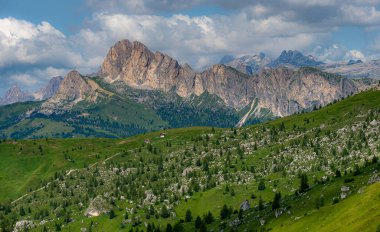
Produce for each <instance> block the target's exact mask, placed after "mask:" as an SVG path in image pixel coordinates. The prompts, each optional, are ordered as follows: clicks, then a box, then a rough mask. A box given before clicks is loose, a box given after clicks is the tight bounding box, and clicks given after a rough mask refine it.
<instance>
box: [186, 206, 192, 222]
mask: <svg viewBox="0 0 380 232" xmlns="http://www.w3.org/2000/svg"><path fill="white" fill-rule="evenodd" d="M192 220H193V216H191V211H190V209H188V210H187V211H186V216H185V221H186V222H191V221H192Z"/></svg>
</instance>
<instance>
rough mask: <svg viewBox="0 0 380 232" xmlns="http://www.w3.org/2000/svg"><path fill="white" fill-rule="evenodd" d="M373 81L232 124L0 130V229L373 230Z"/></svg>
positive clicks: (379, 180)
mask: <svg viewBox="0 0 380 232" xmlns="http://www.w3.org/2000/svg"><path fill="white" fill-rule="evenodd" d="M68 77H69V78H66V80H65V81H68V80H71V79H72V81H75V83H76V84H75V85H76V86H77V85H81V86H82V87H81V89H86V88H90V87H86V85H88V86H91V91H90V90H88V91H86V94H83V95H80V94H81V93H78V92H76V90H73V92H70V91H69V92H65V93H66V94H68V95H67V96H70V97H71V98H73V99H74V98H78V96H80V97H81V98H83V99H87V101H86V102H91V101H96V102H98V104H100V103H99V102H102V101H103V98H108V96H109V95H111V96H112V97H114V98H115V100H114V104H117V99H118V97H120V96H119V94H120V95H122V96H124V94H122V93H115V92H114V91H111V90H112V88H110V89H108V87H106V85H105V86H103V87H100V86H99V85H98V84H97V81H96V80H95V79H91V78H87V77H81V76H80V75H79V74H78V73H75V72H73V73H70V74H69V76H68ZM77 78H78V79H79V81H77V80H76V79H77ZM80 80H81V81H80ZM82 81H83V82H82ZM120 83H122V82H120ZM65 85H66V84H65ZM112 86H113V87H114V88H116V85H112ZM379 87H380V86H379ZM379 87H377V90H376V89H373V90H368V91H364V92H361V93H358V94H356V95H353V96H350V97H348V98H346V99H344V100H341V101H338V102H337V103H336V104H330V105H328V106H326V107H323V108H321V109H318V110H313V111H312V112H309V113H304V114H297V115H292V116H288V117H283V118H280V119H277V120H274V121H270V122H267V123H262V124H258V125H254V126H247V127H242V128H236V129H217V128H211V127H192V128H182V129H171V130H166V131H164V132H153V133H147V134H142V135H138V136H134V137H130V138H127V139H104V138H92V139H83V138H82V139H37V140H33V139H30V140H1V143H0V157H1V161H2V162H0V177H1V178H0V186H1V187H0V189H1V191H0V231H221V230H223V231H305V230H306V229H305V228H307V229H308V230H309V231H318V232H319V231H376V229H379V224H380V221H379V217H380V214H379V212H380V200H379V191H380V174H379V171H380V163H379V161H378V158H379V155H380V101H379V99H380V90H379ZM100 88H101V89H100ZM123 89H124V88H123ZM135 91H137V90H135ZM127 92H129V90H127ZM129 93H130V94H131V93H132V92H129ZM138 93H139V92H136V93H134V94H136V95H137V96H139V97H141V96H144V95H138ZM58 94H61V93H60V92H58ZM157 94H162V92H158V93H157ZM131 95H133V94H131ZM57 96H58V95H57ZM159 96H160V95H157V98H158V97H159ZM206 97H210V96H206ZM131 99H133V98H132V97H131ZM53 101H56V99H55V98H53V99H51V100H50V101H46V102H44V103H43V107H41V106H39V107H40V109H41V112H40V113H41V114H43V113H44V114H50V113H51V112H50V111H49V110H51V109H53V110H54V107H51V106H53V105H50V104H52V102H53ZM131 101H132V100H131ZM57 102H58V101H57ZM69 102H70V104H71V102H72V101H69ZM84 102H85V100H83V101H79V102H78V103H76V105H80V104H84ZM133 102H134V101H133ZM59 103H60V104H61V102H59ZM34 104H40V103H34ZM104 104H105V105H109V104H106V103H104ZM134 104H135V103H134ZM76 105H75V107H77V106H76ZM65 106H67V104H66V103H65V104H63V105H61V107H60V108H61V110H62V111H65V110H66V109H65V108H64V107H65ZM17 107H18V108H15V109H14V110H15V111H14V113H15V114H17V110H16V109H18V110H20V111H22V110H24V109H25V105H23V104H18V105H17ZM28 107H30V106H28ZM31 107H38V106H31ZM42 109H43V110H45V111H42ZM126 112H127V111H126ZM152 112H154V111H152ZM62 115H64V114H62ZM62 115H61V116H60V117H64V116H62ZM56 117H58V116H56ZM129 117H132V116H129Z"/></svg>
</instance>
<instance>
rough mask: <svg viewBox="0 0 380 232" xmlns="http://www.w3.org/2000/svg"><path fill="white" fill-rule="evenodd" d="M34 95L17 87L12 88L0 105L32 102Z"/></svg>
mask: <svg viewBox="0 0 380 232" xmlns="http://www.w3.org/2000/svg"><path fill="white" fill-rule="evenodd" d="M33 99H34V98H33V95H31V94H30V93H27V92H24V91H22V90H21V89H20V87H18V86H17V85H14V86H12V87H11V88H10V89H9V90H8V91H7V92H6V93H5V95H4V96H3V97H2V98H0V105H8V104H13V103H15V102H25V101H32V100H33Z"/></svg>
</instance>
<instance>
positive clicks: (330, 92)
mask: <svg viewBox="0 0 380 232" xmlns="http://www.w3.org/2000/svg"><path fill="white" fill-rule="evenodd" d="M100 74H101V76H102V77H103V78H104V80H105V81H107V82H109V83H112V82H113V81H115V80H122V81H123V82H125V84H126V85H128V86H130V87H132V88H138V89H147V90H162V91H164V92H168V91H175V92H176V93H177V94H178V95H179V96H181V97H184V98H187V97H189V96H191V95H192V94H195V95H197V96H199V95H201V94H202V93H204V92H206V91H207V92H208V93H210V94H215V95H217V96H218V97H220V98H221V99H222V100H223V101H224V103H225V105H226V106H227V107H232V108H235V109H236V110H241V109H243V108H247V107H248V106H251V107H250V110H249V111H248V112H246V113H248V114H252V115H256V116H259V115H260V112H262V111H263V110H268V111H270V112H271V114H272V115H273V116H280V117H281V116H286V115H290V114H293V113H296V112H299V111H300V110H303V109H308V108H311V107H314V106H319V105H325V104H327V103H330V102H332V101H334V100H336V99H340V98H342V97H346V96H347V95H349V94H352V93H355V92H357V91H358V90H360V89H361V88H365V86H367V84H368V83H367V84H366V83H363V82H360V81H355V80H348V79H345V78H342V77H340V76H338V75H333V74H328V73H324V72H322V71H320V70H318V69H315V68H300V69H299V70H296V71H295V70H292V69H288V68H285V67H279V68H276V69H266V70H263V71H262V72H259V73H257V74H255V75H251V76H249V75H246V74H243V73H241V72H239V71H238V70H236V69H234V68H231V67H227V66H225V65H221V64H219V65H213V66H212V67H211V68H209V69H208V70H206V71H203V72H202V73H197V72H195V71H193V70H192V69H191V67H190V66H188V65H184V66H182V65H179V64H178V62H177V61H176V60H174V59H173V58H171V57H169V56H168V55H165V54H162V53H160V52H156V53H153V52H151V51H150V50H149V49H148V48H147V47H146V46H145V45H143V44H142V43H140V42H136V41H135V42H133V43H131V42H129V41H128V40H123V41H119V42H117V43H116V44H115V45H114V46H113V47H112V48H111V49H110V51H109V53H108V54H107V56H106V58H105V60H104V63H103V65H102V67H101V70H100ZM253 101H255V104H253ZM254 105H255V106H254Z"/></svg>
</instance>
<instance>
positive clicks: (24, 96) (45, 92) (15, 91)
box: [0, 76, 63, 105]
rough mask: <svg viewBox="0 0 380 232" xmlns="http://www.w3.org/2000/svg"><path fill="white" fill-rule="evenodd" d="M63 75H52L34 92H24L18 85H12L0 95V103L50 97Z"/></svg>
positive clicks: (55, 90) (40, 99)
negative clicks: (46, 82) (44, 84)
mask: <svg viewBox="0 0 380 232" xmlns="http://www.w3.org/2000/svg"><path fill="white" fill-rule="evenodd" d="M62 80H63V77H60V76H58V77H53V78H52V79H50V81H49V82H48V84H47V85H46V86H44V87H43V88H41V89H40V90H38V91H37V92H35V93H28V92H24V91H22V90H21V89H20V87H19V86H17V85H14V86H12V87H11V88H10V89H9V90H8V91H7V92H6V93H5V95H4V96H3V97H0V105H9V104H13V103H17V102H26V101H42V100H46V99H48V98H50V97H52V96H53V95H54V94H55V93H56V92H57V90H58V87H59V85H60V84H61V81H62Z"/></svg>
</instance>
